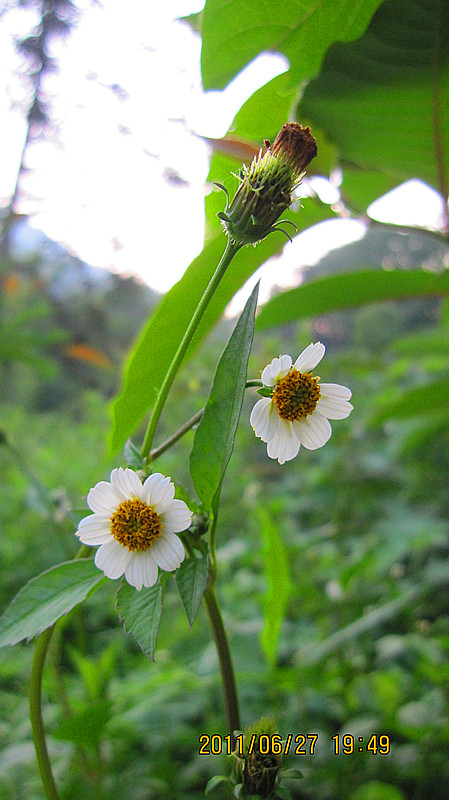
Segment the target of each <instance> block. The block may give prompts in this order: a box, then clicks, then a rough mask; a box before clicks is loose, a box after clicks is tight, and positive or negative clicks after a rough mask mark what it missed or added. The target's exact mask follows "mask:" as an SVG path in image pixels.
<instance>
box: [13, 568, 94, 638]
mask: <svg viewBox="0 0 449 800" xmlns="http://www.w3.org/2000/svg"><path fill="white" fill-rule="evenodd" d="M102 580H104V576H102V575H101V573H100V572H99V571H98V570H97V569H96V568H95V566H94V563H93V561H92V559H80V560H79V561H67V562H65V563H64V564H59V565H58V566H57V567H53V568H52V569H49V570H47V571H46V572H44V573H42V575H39V576H38V577H37V578H32V579H31V580H30V581H29V582H28V583H27V584H26V586H24V587H23V589H21V590H20V592H19V593H18V594H17V595H16V597H15V598H14V600H13V601H12V603H11V605H10V606H9V607H8V608H7V609H6V611H5V613H4V614H3V616H2V618H1V620H0V623H1V624H0V647H4V646H5V645H8V644H9V645H13V644H17V642H21V641H22V639H28V640H29V639H32V638H33V637H34V636H38V634H39V633H42V631H44V630H45V629H46V628H49V627H50V626H51V625H53V624H54V623H55V622H56V621H57V620H58V619H59V618H60V617H62V616H63V615H64V614H68V613H69V611H71V610H72V608H74V607H75V606H76V605H78V603H81V602H82V601H83V600H84V599H85V598H86V597H87V596H88V595H89V594H90V593H91V592H92V590H93V589H94V588H95V587H97V586H98V584H99V583H100V582H101V581H102Z"/></svg>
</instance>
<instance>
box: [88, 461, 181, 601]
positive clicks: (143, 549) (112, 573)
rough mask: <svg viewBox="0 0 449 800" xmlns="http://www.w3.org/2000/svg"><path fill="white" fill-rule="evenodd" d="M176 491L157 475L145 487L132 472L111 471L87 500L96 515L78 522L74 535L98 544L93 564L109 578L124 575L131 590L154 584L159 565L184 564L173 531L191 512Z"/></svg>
mask: <svg viewBox="0 0 449 800" xmlns="http://www.w3.org/2000/svg"><path fill="white" fill-rule="evenodd" d="M174 494H175V487H174V485H173V483H172V482H171V481H170V478H165V477H164V476H163V475H161V474H160V472H155V473H153V474H152V475H150V476H149V477H148V478H147V479H146V481H145V483H143V484H142V483H141V481H140V479H139V478H138V476H137V475H136V473H135V472H134V471H133V470H132V469H122V468H121V467H119V468H118V469H113V470H112V472H111V482H110V483H109V482H108V481H100V483H97V484H96V486H94V487H93V489H91V490H90V492H89V494H88V496H87V503H88V506H89V508H90V509H91V510H92V511H93V512H94V513H93V514H91V515H90V516H89V517H85V518H84V519H82V520H81V522H80V523H79V526H78V530H77V532H76V535H77V536H78V537H79V538H80V540H81V541H82V542H83V544H88V545H96V544H98V545H100V547H99V548H98V550H97V552H96V555H95V565H96V566H97V567H98V568H99V569H101V570H103V572H104V574H105V575H106V577H108V578H112V579H115V578H120V576H121V575H123V573H124V574H125V578H126V580H127V581H128V583H130V584H131V586H135V587H136V589H139V590H140V589H141V588H142V586H153V584H154V583H156V580H157V575H158V567H161V569H164V570H167V571H168V572H172V571H173V570H175V569H177V568H178V567H179V565H180V563H181V561H183V560H184V556H185V552H184V546H183V544H182V542H181V540H180V539H179V537H178V536H176V535H175V534H176V533H179V532H180V531H184V530H186V528H188V527H189V525H190V522H191V519H192V513H191V511H189V509H188V508H187V506H186V504H185V503H184V502H183V501H182V500H175V499H174Z"/></svg>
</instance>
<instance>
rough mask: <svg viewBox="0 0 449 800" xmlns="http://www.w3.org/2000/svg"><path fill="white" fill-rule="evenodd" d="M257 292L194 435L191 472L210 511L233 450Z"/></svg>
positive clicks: (234, 335) (230, 344)
mask: <svg viewBox="0 0 449 800" xmlns="http://www.w3.org/2000/svg"><path fill="white" fill-rule="evenodd" d="M258 293H259V284H257V285H256V286H255V287H254V289H253V291H252V293H251V295H250V297H249V299H248V301H247V303H246V305H245V308H244V310H243V311H242V314H241V316H240V319H239V321H238V322H237V325H236V326H235V328H234V331H233V333H232V335H231V337H230V339H229V342H228V344H227V345H226V348H225V350H224V352H223V355H222V356H221V358H220V361H219V362H218V366H217V371H216V373H215V377H214V382H213V385H212V390H211V393H210V397H209V400H208V401H207V404H206V407H205V409H204V414H203V418H202V420H201V422H200V424H199V426H198V428H197V431H196V434H195V439H194V443H193V449H192V453H191V455H190V471H191V474H192V478H193V482H194V484H195V489H196V491H197V492H198V496H199V497H200V499H201V500H202V501H203V503H204V506H205V508H206V509H210V508H211V505H212V500H213V498H214V495H215V493H216V491H217V489H218V487H219V486H220V484H221V481H222V479H223V476H224V473H225V470H226V467H227V465H228V462H229V459H230V457H231V453H232V450H233V447H234V440H235V433H236V430H237V425H238V421H239V418H240V412H241V409H242V403H243V396H244V393H245V384H246V375H247V369H248V358H249V354H250V351H251V345H252V341H253V335H254V315H255V313H256V306H257V298H258Z"/></svg>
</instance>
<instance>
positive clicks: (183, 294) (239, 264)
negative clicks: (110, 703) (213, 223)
mask: <svg viewBox="0 0 449 800" xmlns="http://www.w3.org/2000/svg"><path fill="white" fill-rule="evenodd" d="M327 216H328V211H327V209H326V207H323V206H322V205H319V204H317V203H315V202H314V201H312V200H311V199H306V200H304V208H301V210H300V212H299V213H295V212H293V211H289V212H287V213H286V214H285V215H284V217H285V218H286V219H291V220H292V221H293V222H295V224H296V225H297V226H298V228H300V229H301V230H302V229H304V228H307V227H309V226H310V225H313V224H315V223H316V222H319V221H321V220H322V219H325V218H326V217H327ZM284 242H285V237H283V236H282V234H280V233H279V234H272V235H270V236H268V237H267V238H266V239H264V241H263V242H261V243H260V244H259V245H257V247H245V248H243V249H242V250H240V251H239V252H238V253H237V255H236V257H235V258H234V260H233V261H232V263H231V265H230V267H229V268H228V270H227V272H226V274H225V276H224V277H223V279H222V281H221V283H220V285H219V287H218V289H217V291H216V292H215V295H214V297H213V298H212V301H211V303H210V304H209V306H208V308H207V310H206V313H205V314H204V317H203V319H202V321H201V323H200V325H199V327H198V329H197V331H196V334H195V337H194V340H193V345H192V346H191V347H190V349H189V353H188V356H189V355H191V354H192V353H193V351H194V347H195V346H196V345H197V344H198V343H199V342H200V341H201V340H202V339H203V338H204V336H205V335H206V333H207V332H208V331H209V330H210V329H211V328H212V326H213V325H214V324H215V323H216V322H217V320H219V319H220V317H221V316H222V314H223V312H224V309H225V308H226V305H227V304H228V303H229V301H230V300H231V299H232V297H233V296H234V294H235V293H236V292H237V291H238V289H240V287H241V286H242V285H243V284H244V283H245V281H246V280H247V279H248V278H249V277H250V276H251V275H252V274H253V272H255V270H256V269H258V267H260V265H261V264H263V263H264V262H265V261H266V260H267V259H268V258H270V256H272V255H275V254H276V253H278V252H279V251H280V250H281V249H282V247H283V246H284ZM224 248H225V236H224V234H223V233H222V232H221V231H220V232H218V233H217V234H216V235H215V236H213V237H212V238H211V239H210V241H209V242H208V244H207V245H206V246H205V248H204V249H203V251H202V252H201V253H200V255H199V256H198V257H197V258H195V260H194V261H192V263H191V264H190V266H189V267H188V268H187V270H186V272H185V273H184V275H183V277H182V278H181V279H180V280H179V281H178V283H176V284H175V286H173V287H172V288H171V289H170V291H169V292H167V294H166V295H164V297H163V298H162V300H161V302H160V303H159V305H158V307H157V308H156V310H155V312H154V313H153V314H152V315H151V317H150V319H149V321H148V322H147V323H146V325H145V326H144V328H143V330H142V333H141V335H140V337H139V340H138V341H137V344H136V345H135V347H134V349H133V350H132V352H131V354H130V356H129V358H128V363H127V365H126V366H125V374H124V386H123V389H122V392H121V394H120V395H119V397H118V398H117V399H116V401H115V403H114V406H113V431H112V438H111V449H112V450H113V451H115V450H117V449H118V448H119V447H121V446H122V445H123V444H124V443H125V442H126V440H127V439H128V437H129V436H130V435H131V434H132V433H133V431H134V430H135V428H136V427H137V425H138V424H139V423H140V422H141V421H142V418H143V416H144V415H145V414H146V413H147V412H148V411H149V409H150V408H151V407H152V405H153V403H154V401H155V399H156V397H157V394H158V391H159V388H160V386H161V384H162V382H163V380H164V378H165V375H166V373H167V370H168V368H169V366H170V364H171V362H172V360H173V356H174V355H175V353H176V350H177V349H178V346H179V344H180V342H181V339H182V337H183V334H184V332H185V330H186V328H187V326H188V324H189V322H190V320H191V318H192V315H193V313H194V311H195V309H196V307H197V305H198V303H199V301H200V299H201V297H202V295H203V293H204V290H205V289H206V287H207V285H208V283H209V281H210V279H211V277H212V275H213V273H214V271H215V268H216V266H217V264H218V261H219V259H220V257H221V255H222V253H223V251H224Z"/></svg>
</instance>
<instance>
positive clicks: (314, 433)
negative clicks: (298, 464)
mask: <svg viewBox="0 0 449 800" xmlns="http://www.w3.org/2000/svg"><path fill="white" fill-rule="evenodd" d="M293 427H294V429H295V432H296V435H297V437H298V439H299V441H300V442H301V444H303V445H304V447H307V450H316V449H317V448H318V447H322V446H323V444H326V442H327V440H328V439H329V438H330V435H331V433H332V428H331V426H330V423H329V422H328V420H327V419H326V417H323V415H322V414H320V413H319V412H318V411H317V410H316V409H315V411H314V412H313V414H309V415H308V416H307V417H306V418H305V419H301V420H299V421H298V422H294V423H293Z"/></svg>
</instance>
